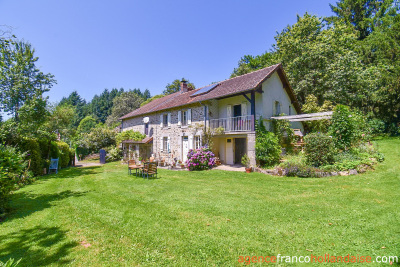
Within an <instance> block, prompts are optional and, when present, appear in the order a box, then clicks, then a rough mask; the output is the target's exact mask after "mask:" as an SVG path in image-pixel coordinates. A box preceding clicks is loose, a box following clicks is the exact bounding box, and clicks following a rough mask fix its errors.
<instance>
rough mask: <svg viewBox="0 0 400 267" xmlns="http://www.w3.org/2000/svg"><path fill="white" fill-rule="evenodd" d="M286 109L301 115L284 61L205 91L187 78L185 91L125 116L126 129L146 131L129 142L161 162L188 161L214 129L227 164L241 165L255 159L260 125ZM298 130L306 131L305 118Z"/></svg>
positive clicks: (132, 147) (268, 124) (216, 144)
mask: <svg viewBox="0 0 400 267" xmlns="http://www.w3.org/2000/svg"><path fill="white" fill-rule="evenodd" d="M281 113H285V114H287V115H296V114H298V113H300V106H299V103H298V102H297V100H296V97H295V95H294V92H293V90H292V88H291V87H290V85H289V82H288V79H287V77H286V75H285V72H284V70H283V68H282V65H281V64H277V65H273V66H270V67H267V68H264V69H260V70H257V71H254V72H251V73H248V74H245V75H241V76H237V77H234V78H231V79H228V80H225V81H222V82H218V83H215V84H211V85H208V86H205V87H202V88H199V89H192V88H188V86H187V84H186V82H185V81H182V83H181V89H180V91H179V92H176V93H173V94H171V95H167V96H164V97H162V98H159V99H155V100H153V101H152V102H150V103H148V104H146V105H144V106H142V107H140V108H139V109H136V110H134V111H132V112H130V113H129V114H126V115H125V116H123V117H121V118H120V119H121V120H122V124H121V130H122V131H126V130H131V129H132V130H134V131H139V132H141V133H144V134H146V136H147V137H146V138H145V139H143V140H142V141H132V140H127V141H125V142H124V146H125V147H129V151H136V152H135V154H136V155H147V156H146V157H150V155H153V156H154V157H155V158H156V159H158V160H161V159H165V160H166V161H167V162H168V160H171V161H172V160H175V161H176V160H181V161H182V162H184V161H185V160H186V159H187V153H188V151H189V149H196V148H199V147H200V146H201V145H202V141H203V140H202V136H203V132H204V131H206V130H207V129H208V128H210V129H211V130H213V131H214V135H213V146H212V150H213V152H214V153H215V155H216V156H217V157H219V158H220V161H221V162H222V163H224V164H230V165H231V164H239V163H240V162H241V158H242V156H243V155H244V154H247V155H248V156H249V158H250V161H251V165H252V166H254V165H255V163H256V161H255V123H256V120H257V119H259V118H260V117H262V118H263V121H264V124H265V125H266V127H267V129H270V130H271V121H270V118H271V117H272V116H274V115H277V114H281ZM292 127H293V128H298V129H302V130H303V126H302V124H301V122H293V123H292Z"/></svg>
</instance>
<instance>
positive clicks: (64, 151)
mask: <svg viewBox="0 0 400 267" xmlns="http://www.w3.org/2000/svg"><path fill="white" fill-rule="evenodd" d="M57 146H58V149H59V155H60V158H59V161H58V166H59V168H65V167H68V165H69V162H70V154H69V145H68V144H67V143H65V142H61V141H58V142H57Z"/></svg>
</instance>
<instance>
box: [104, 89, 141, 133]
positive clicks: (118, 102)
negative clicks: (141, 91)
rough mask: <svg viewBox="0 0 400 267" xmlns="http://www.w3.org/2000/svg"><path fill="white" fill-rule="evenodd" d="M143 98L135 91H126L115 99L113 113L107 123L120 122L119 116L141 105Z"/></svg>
mask: <svg viewBox="0 0 400 267" xmlns="http://www.w3.org/2000/svg"><path fill="white" fill-rule="evenodd" d="M142 102H143V98H142V97H141V96H139V95H138V94H136V93H135V92H134V91H128V92H124V93H122V94H121V95H119V96H117V97H116V98H114V100H113V108H112V113H111V115H110V116H109V117H108V118H107V124H108V125H112V126H114V125H115V124H118V123H119V118H120V117H122V116H123V115H126V114H128V113H129V112H132V111H134V110H135V109H137V108H139V107H140V104H141V103H142Z"/></svg>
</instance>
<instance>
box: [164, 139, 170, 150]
mask: <svg viewBox="0 0 400 267" xmlns="http://www.w3.org/2000/svg"><path fill="white" fill-rule="evenodd" d="M169 151H170V146H169V138H168V137H167V136H165V137H163V152H167V153H169Z"/></svg>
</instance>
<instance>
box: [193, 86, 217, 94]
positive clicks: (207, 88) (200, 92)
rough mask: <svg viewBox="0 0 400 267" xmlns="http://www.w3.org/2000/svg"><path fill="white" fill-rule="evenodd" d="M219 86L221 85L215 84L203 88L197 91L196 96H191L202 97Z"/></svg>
mask: <svg viewBox="0 0 400 267" xmlns="http://www.w3.org/2000/svg"><path fill="white" fill-rule="evenodd" d="M218 85H219V83H214V84H212V85H209V86H206V87H203V88H201V89H200V90H199V91H197V92H196V93H194V94H193V95H191V96H196V95H202V94H205V93H208V92H210V91H211V90H212V89H214V88H215V87H217V86H218Z"/></svg>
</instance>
